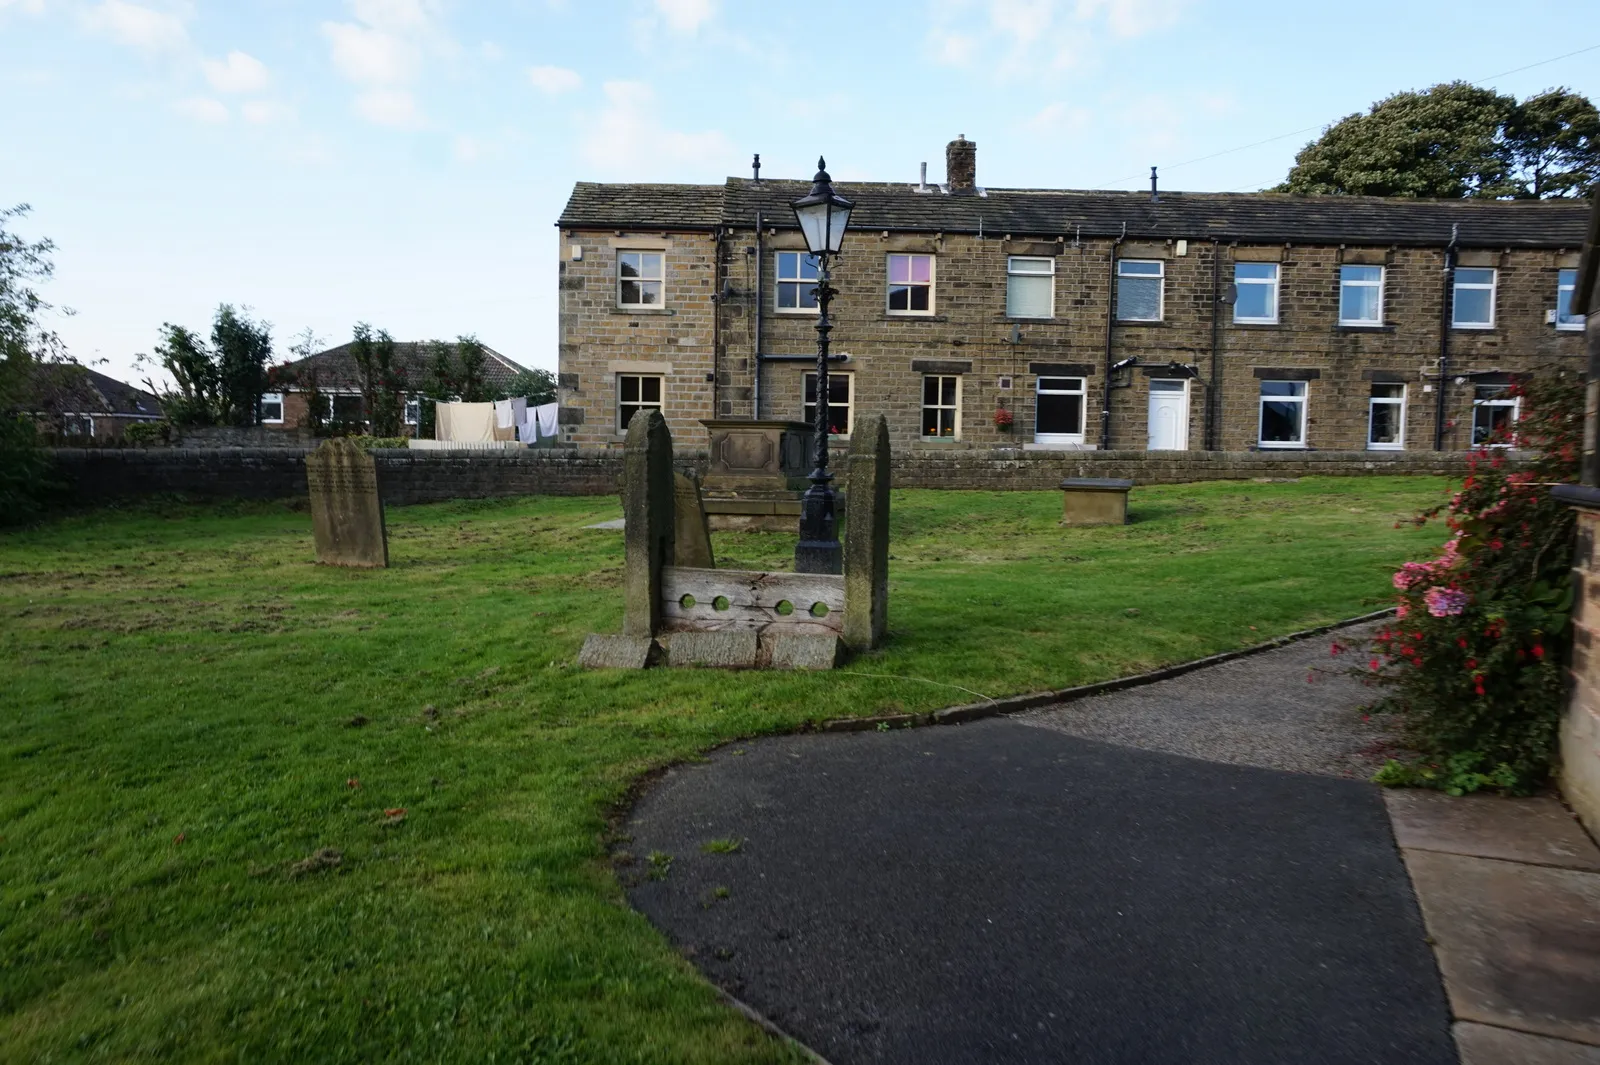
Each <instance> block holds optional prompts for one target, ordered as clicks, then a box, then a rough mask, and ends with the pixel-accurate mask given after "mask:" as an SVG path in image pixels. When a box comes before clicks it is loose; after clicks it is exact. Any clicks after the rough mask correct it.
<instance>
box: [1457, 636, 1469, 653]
mask: <svg viewBox="0 0 1600 1065" xmlns="http://www.w3.org/2000/svg"><path fill="white" fill-rule="evenodd" d="M1456 643H1457V644H1459V645H1460V646H1461V649H1462V650H1463V651H1465V650H1466V649H1467V638H1466V637H1465V636H1457V637H1456Z"/></svg>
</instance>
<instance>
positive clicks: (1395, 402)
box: [557, 137, 1587, 451]
mask: <svg viewBox="0 0 1600 1065" xmlns="http://www.w3.org/2000/svg"><path fill="white" fill-rule="evenodd" d="M976 156H977V145H976V144H975V143H974V142H972V141H969V140H966V139H965V138H964V137H963V138H958V139H957V140H956V141H953V142H952V143H951V144H950V145H949V147H948V149H947V153H946V167H947V181H946V183H945V184H943V185H933V184H925V183H921V182H911V183H905V184H896V183H882V184H854V183H841V184H839V186H838V188H839V190H840V191H841V192H842V193H843V194H844V195H846V196H849V197H851V198H852V199H854V200H855V201H856V205H857V206H856V211H855V215H854V218H853V220H852V227H851V232H850V233H849V235H847V237H846V238H845V245H844V251H843V253H842V254H841V255H840V256H839V257H838V259H837V262H836V269H835V272H834V278H835V284H836V286H837V288H838V289H839V290H840V295H839V297H838V298H836V300H835V301H834V308H833V309H834V321H835V329H834V332H833V341H834V348H833V350H834V351H835V352H836V353H842V354H843V356H844V357H843V358H842V359H841V360H840V361H838V362H837V363H836V364H835V365H834V370H836V371H837V372H838V374H839V375H840V377H841V378H842V384H838V385H836V387H835V388H834V390H833V395H832V399H831V402H830V407H831V408H833V413H832V418H833V425H834V427H835V428H836V429H839V430H842V432H843V433H844V434H845V435H848V433H849V431H850V429H851V427H852V425H853V424H854V422H855V419H856V416H857V412H869V411H882V412H884V413H885V414H886V415H887V416H888V419H889V425H890V429H891V433H892V435H893V438H894V443H895V446H896V448H897V449H901V448H906V447H907V446H909V447H910V448H911V449H913V451H915V450H917V449H925V450H932V449H952V448H954V449H960V448H973V447H979V448H991V447H1005V446H1010V447H1017V446H1020V447H1023V448H1108V447H1109V448H1113V449H1145V448H1149V449H1180V450H1181V449H1192V450H1222V451H1244V450H1255V449H1320V450H1339V451H1361V450H1368V449H1371V450H1379V451H1382V450H1391V451H1392V450H1407V449H1409V450H1431V449H1435V448H1439V449H1444V450H1452V449H1462V448H1466V447H1468V446H1470V445H1471V444H1472V442H1473V441H1474V440H1478V439H1482V438H1483V437H1485V436H1486V435H1487V434H1488V433H1490V432H1491V431H1492V430H1493V429H1494V428H1496V427H1498V426H1501V425H1503V424H1505V423H1506V422H1507V421H1508V419H1511V418H1513V417H1514V414H1515V400H1513V399H1511V398H1509V397H1507V396H1505V395H1504V394H1503V393H1504V391H1505V385H1506V383H1507V382H1508V381H1509V380H1510V378H1511V376H1512V375H1513V374H1516V373H1521V372H1528V371H1532V370H1535V369H1540V370H1548V369H1550V368H1552V367H1567V368H1570V369H1571V370H1572V371H1574V372H1578V371H1581V370H1582V369H1583V358H1582V356H1583V332H1582V331H1583V319H1582V318H1581V317H1580V316H1577V315H1574V314H1572V313H1571V298H1572V291H1573V286H1574V283H1575V275H1576V268H1577V266H1578V257H1579V249H1580V247H1581V246H1582V244H1583V238H1584V230H1585V220H1586V219H1585V215H1586V211H1587V207H1586V205H1585V204H1583V203H1579V202H1572V201H1542V202H1541V201H1531V202H1496V201H1476V200H1461V201H1458V200H1452V201H1426V200H1401V199H1392V200H1391V199H1377V198H1367V197H1318V198H1300V197H1291V196H1285V195H1278V194H1272V193H1254V194H1245V195H1241V194H1217V193H1184V192H1161V193H1159V195H1157V194H1156V193H1155V192H1153V191H1152V192H1150V193H1142V192H1141V193H1129V192H1085V191H1072V190H1051V189H998V188H984V187H981V186H979V185H978V183H977V168H976ZM757 174H758V176H757V177H752V178H729V179H728V180H727V181H726V182H724V183H723V184H721V185H653V184H593V183H588V182H580V183H578V184H577V185H576V186H575V187H574V188H573V191H572V196H571V198H570V199H569V200H568V202H567V205H566V208H565V210H564V211H563V212H562V214H561V218H560V220H559V222H558V223H557V225H558V226H559V229H560V241H559V254H560V291H561V305H560V384H561V404H562V411H561V415H562V420H563V442H564V443H569V444H576V445H580V446H586V447H604V446H620V444H621V441H622V438H623V432H624V430H625V428H626V426H627V423H628V419H629V418H630V417H631V416H632V415H633V413H635V412H636V411H638V410H640V409H643V408H646V407H659V408H660V409H661V410H662V412H663V413H664V415H665V416H666V418H667V421H668V423H669V425H670V426H671V429H672V432H673V435H674V438H675V440H677V441H678V442H679V444H680V446H704V445H705V443H706V440H707V436H706V431H705V429H704V427H703V426H702V425H701V424H700V421H701V419H707V418H756V419H762V418H765V419H802V418H803V419H805V420H809V419H810V417H811V414H810V412H809V408H808V403H807V400H808V397H812V398H814V393H813V391H812V390H813V388H814V382H813V380H812V377H813V374H812V372H811V371H810V370H808V365H810V366H814V365H815V362H814V354H813V353H814V352H815V333H814V330H813V328H812V327H813V325H814V322H815V317H816V310H815V301H814V298H813V292H814V287H813V284H812V278H813V276H814V265H813V264H812V263H811V261H810V260H809V257H808V256H807V255H806V254H805V251H804V244H803V242H802V241H801V238H800V233H799V230H798V229H797V227H796V226H795V223H794V216H793V213H792V212H791V210H790V208H789V204H790V202H791V201H793V200H794V199H796V198H797V197H799V196H801V195H804V194H805V192H807V191H808V189H809V182H805V181H777V180H767V179H760V178H759V171H758V172H757ZM830 376H831V375H830ZM1108 385H1109V390H1108V387H1107V386H1108ZM1001 411H1004V412H1006V413H1005V414H1000V413H999V412H1001ZM1007 416H1009V421H1010V425H1009V426H1007V427H1002V426H1001V425H1000V424H999V423H1002V422H1005V421H1006V420H1007Z"/></svg>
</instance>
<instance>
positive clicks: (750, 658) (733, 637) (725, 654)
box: [663, 629, 759, 669]
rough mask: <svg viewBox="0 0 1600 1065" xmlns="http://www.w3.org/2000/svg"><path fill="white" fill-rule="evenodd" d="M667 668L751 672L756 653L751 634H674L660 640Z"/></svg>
mask: <svg viewBox="0 0 1600 1065" xmlns="http://www.w3.org/2000/svg"><path fill="white" fill-rule="evenodd" d="M663 640H664V642H665V643H666V645H667V665H669V666H713V667H717V668H721V669H754V668H755V665H756V655H757V652H758V650H759V646H758V641H757V638H756V634H755V630H753V629H719V630H717V631H715V632H674V633H672V634H671V635H669V636H666V637H663Z"/></svg>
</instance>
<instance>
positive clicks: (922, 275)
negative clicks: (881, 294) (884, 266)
mask: <svg viewBox="0 0 1600 1065" xmlns="http://www.w3.org/2000/svg"><path fill="white" fill-rule="evenodd" d="M933 283H934V263H933V256H931V255H891V256H889V303H888V311H889V313H890V314H932V313H933Z"/></svg>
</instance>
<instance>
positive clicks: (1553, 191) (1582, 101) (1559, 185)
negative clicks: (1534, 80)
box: [1505, 89, 1600, 199]
mask: <svg viewBox="0 0 1600 1065" xmlns="http://www.w3.org/2000/svg"><path fill="white" fill-rule="evenodd" d="M1505 140H1506V146H1507V148H1508V149H1509V150H1510V152H1511V160H1512V180H1513V183H1514V184H1515V185H1516V186H1517V192H1516V196H1517V198H1518V199H1544V198H1546V197H1551V196H1583V195H1586V194H1587V190H1588V189H1590V188H1592V187H1594V185H1595V183H1596V182H1597V181H1600V112H1596V111H1595V107H1594V104H1592V103H1590V102H1589V100H1588V99H1587V98H1586V97H1583V96H1580V95H1579V94H1577V93H1575V92H1568V91H1567V90H1565V89H1549V90H1546V91H1545V92H1542V93H1539V94H1538V95H1537V96H1530V97H1528V99H1526V100H1524V101H1522V103H1520V104H1518V105H1517V109H1516V111H1515V112H1513V114H1512V116H1511V120H1510V121H1509V122H1507V123H1506V128H1505Z"/></svg>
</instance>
